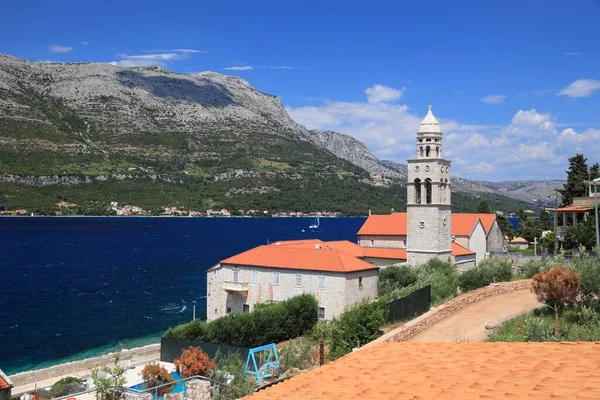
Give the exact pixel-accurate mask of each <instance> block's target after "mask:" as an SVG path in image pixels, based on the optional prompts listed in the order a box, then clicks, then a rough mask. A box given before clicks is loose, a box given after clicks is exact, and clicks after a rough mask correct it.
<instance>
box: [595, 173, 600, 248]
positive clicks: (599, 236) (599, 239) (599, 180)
mask: <svg viewBox="0 0 600 400" xmlns="http://www.w3.org/2000/svg"><path fill="white" fill-rule="evenodd" d="M598 183H600V178H596V179H594V200H595V201H596V207H595V208H594V209H595V211H596V214H595V215H594V217H596V251H597V252H598V251H600V233H599V231H598V220H599V219H600V216H598Z"/></svg>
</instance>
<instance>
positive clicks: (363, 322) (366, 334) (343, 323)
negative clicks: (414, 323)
mask: <svg viewBox="0 0 600 400" xmlns="http://www.w3.org/2000/svg"><path fill="white" fill-rule="evenodd" d="M385 316H386V308H385V304H383V303H382V302H380V301H373V302H369V301H363V302H362V303H360V304H358V305H356V306H354V307H352V308H350V309H348V310H346V311H345V312H344V313H342V315H340V317H339V319H338V320H334V321H332V323H333V336H332V340H331V352H330V353H329V356H330V358H331V359H336V358H339V357H341V356H343V355H345V354H348V353H350V352H351V351H352V348H354V347H356V346H357V344H358V343H359V342H360V344H361V345H362V344H366V343H369V342H371V341H372V340H375V339H377V338H378V337H379V336H380V334H381V332H380V330H379V328H380V327H381V326H383V325H384V324H385V322H386V319H385Z"/></svg>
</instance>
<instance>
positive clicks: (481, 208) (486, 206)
mask: <svg viewBox="0 0 600 400" xmlns="http://www.w3.org/2000/svg"><path fill="white" fill-rule="evenodd" d="M477 212H478V213H479V214H493V213H494V211H493V210H492V207H490V203H488V201H487V200H486V199H481V201H480V202H479V205H478V206H477Z"/></svg>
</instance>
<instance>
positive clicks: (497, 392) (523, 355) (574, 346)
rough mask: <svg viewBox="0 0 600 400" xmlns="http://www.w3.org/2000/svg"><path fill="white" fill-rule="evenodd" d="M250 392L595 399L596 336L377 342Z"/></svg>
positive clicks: (599, 357) (439, 399)
mask: <svg viewBox="0 0 600 400" xmlns="http://www.w3.org/2000/svg"><path fill="white" fill-rule="evenodd" d="M248 398H249V399H256V400H260V399H269V400H277V399H294V400H305V399H325V400H327V399H331V400H342V399H364V400H369V399H378V400H380V399H436V400H450V399H452V400H454V399H461V400H474V399H481V400H483V399H488V400H495V399H498V400H499V399H550V398H552V399H600V342H596V343H593V342H588V343H557V342H553V343H533V342H528V343H502V342H494V343H489V342H488V343H485V342H484V343H460V342H459V343H455V342H446V343H417V342H400V343H381V344H376V345H372V346H368V347H365V348H363V349H361V350H359V351H356V352H354V353H351V354H349V355H347V356H345V357H342V358H340V359H338V360H336V361H333V362H330V363H328V364H325V365H324V366H322V367H320V368H316V369H313V370H311V371H308V372H305V373H302V374H299V375H296V376H295V377H293V378H291V379H289V380H285V381H282V382H280V383H277V384H274V385H273V386H270V387H267V388H265V389H263V390H259V391H258V392H255V393H253V394H252V395H250V396H248Z"/></svg>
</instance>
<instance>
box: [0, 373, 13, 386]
mask: <svg viewBox="0 0 600 400" xmlns="http://www.w3.org/2000/svg"><path fill="white" fill-rule="evenodd" d="M12 387H13V383H12V381H11V380H10V379H9V377H8V376H6V375H5V374H4V372H2V370H1V369H0V390H3V389H10V388H12Z"/></svg>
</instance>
